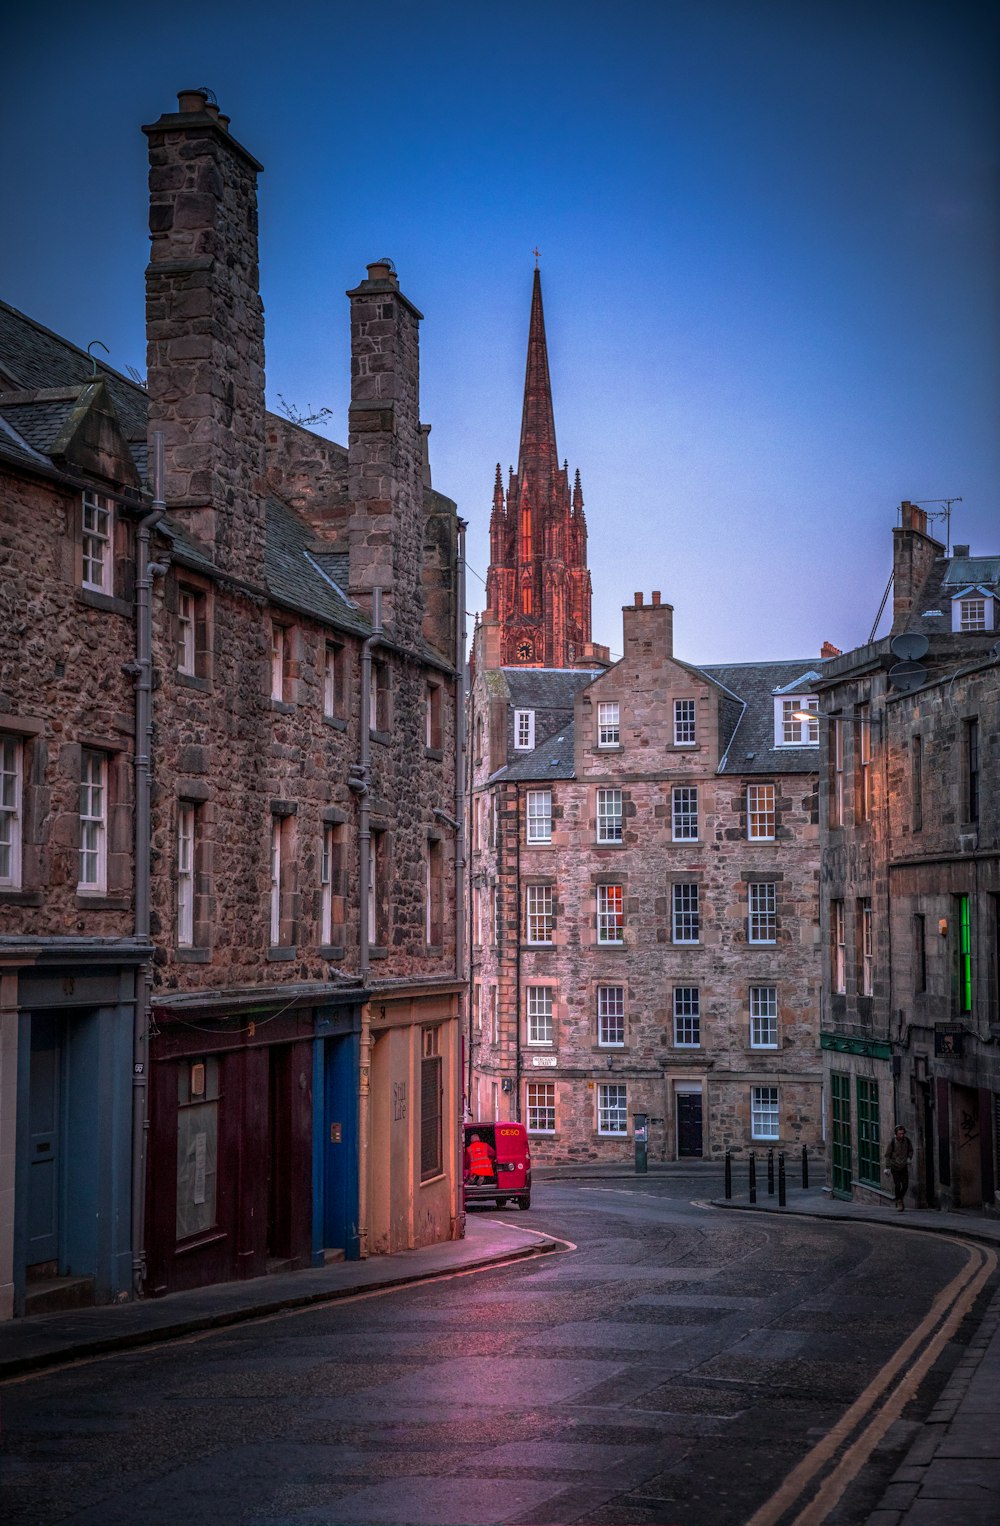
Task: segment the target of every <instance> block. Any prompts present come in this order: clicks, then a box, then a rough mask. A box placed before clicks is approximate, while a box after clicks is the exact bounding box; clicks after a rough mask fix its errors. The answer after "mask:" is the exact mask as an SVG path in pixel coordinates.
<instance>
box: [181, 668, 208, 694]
mask: <svg viewBox="0 0 1000 1526" xmlns="http://www.w3.org/2000/svg"><path fill="white" fill-rule="evenodd" d="M174 678H175V680H176V682H177V684H178V686H179V687H180V688H182V689H197V690H198V691H199V693H201V694H211V692H212V680H211V679H210V678H203V677H202V676H201V674H200V673H182V672H180V670H178V671H177V672H175V673H174Z"/></svg>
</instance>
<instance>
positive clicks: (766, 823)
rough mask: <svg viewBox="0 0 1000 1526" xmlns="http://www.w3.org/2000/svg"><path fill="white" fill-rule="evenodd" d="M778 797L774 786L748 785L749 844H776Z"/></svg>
mask: <svg viewBox="0 0 1000 1526" xmlns="http://www.w3.org/2000/svg"><path fill="white" fill-rule="evenodd" d="M776 797H777V791H776V789H775V786H774V785H773V784H748V785H747V841H748V842H774V834H775V832H776V831H777V798H776ZM761 827H763V829H764V830H763V831H762V830H761ZM768 829H769V830H768Z"/></svg>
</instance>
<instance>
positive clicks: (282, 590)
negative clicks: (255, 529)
mask: <svg viewBox="0 0 1000 1526" xmlns="http://www.w3.org/2000/svg"><path fill="white" fill-rule="evenodd" d="M312 543H313V533H312V531H311V530H310V528H309V526H308V525H304V524H303V523H302V521H301V520H300V519H299V518H297V516H296V515H295V514H293V513H292V511H291V509H289V508H288V507H286V505H285V504H283V503H282V502H281V500H280V499H278V498H269V499H268V500H267V546H266V551H265V576H266V579H267V588H268V592H269V593H270V595H271V597H272V598H273V599H275V600H277V601H278V602H279V603H281V604H285V605H287V606H288V607H290V608H292V609H297V610H301V611H302V612H303V613H304V614H309V615H315V616H316V617H317V618H318V619H320V620H328V621H330V622H331V623H332V624H333V625H336V626H339V627H340V629H341V630H348V631H354V632H355V633H356V634H358V635H361V636H366V635H367V634H368V633H369V631H370V629H371V626H370V624H369V622H368V621H367V620H366V619H365V617H364V616H363V615H362V613H361V611H360V610H359V609H358V608H357V606H356V605H355V604H353V603H351V602H350V601H349V600H348V599H347V598H346V597H345V596H344V595H343V594H342V593H340V592H338V590H337V589H336V588H334V587H333V585H332V583H331V582H330V581H329V579H328V578H326V577H324V576H323V573H322V572H321V571H320V569H319V568H318V567H317V566H316V564H315V560H314V557H315V553H313V552H310V550H309V548H310V546H311V545H312Z"/></svg>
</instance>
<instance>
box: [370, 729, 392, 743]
mask: <svg viewBox="0 0 1000 1526" xmlns="http://www.w3.org/2000/svg"><path fill="white" fill-rule="evenodd" d="M368 735H369V736H370V737H371V739H372V741H373V742H381V743H382V745H383V747H386V746H388V744H389V738H390V733H389V732H388V731H373V730H371V728H369V731H368Z"/></svg>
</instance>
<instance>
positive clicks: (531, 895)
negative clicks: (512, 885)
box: [524, 885, 553, 943]
mask: <svg viewBox="0 0 1000 1526" xmlns="http://www.w3.org/2000/svg"><path fill="white" fill-rule="evenodd" d="M524 904H525V916H526V920H527V934H528V937H527V941H528V942H529V943H551V942H552V924H553V908H552V886H551V885H527V886H526V887H525V891H524Z"/></svg>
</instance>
